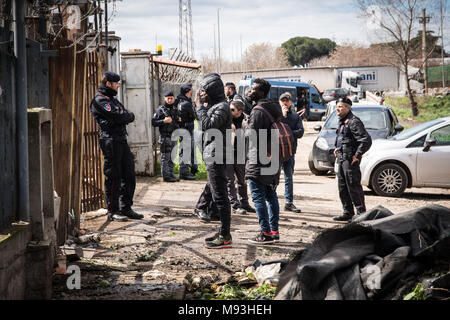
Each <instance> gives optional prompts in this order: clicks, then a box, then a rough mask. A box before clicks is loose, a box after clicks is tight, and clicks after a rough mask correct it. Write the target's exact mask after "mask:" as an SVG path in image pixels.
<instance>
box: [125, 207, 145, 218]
mask: <svg viewBox="0 0 450 320" xmlns="http://www.w3.org/2000/svg"><path fill="white" fill-rule="evenodd" d="M122 215H124V216H127V217H128V218H130V219H136V220H139V219H142V218H144V215H143V214H139V213H137V212H136V211H134V210H133V209H129V210H127V211H122Z"/></svg>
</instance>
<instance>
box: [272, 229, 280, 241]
mask: <svg viewBox="0 0 450 320" xmlns="http://www.w3.org/2000/svg"><path fill="white" fill-rule="evenodd" d="M270 235H271V236H272V239H273V242H280V233H279V232H278V231H273V230H272V231H270Z"/></svg>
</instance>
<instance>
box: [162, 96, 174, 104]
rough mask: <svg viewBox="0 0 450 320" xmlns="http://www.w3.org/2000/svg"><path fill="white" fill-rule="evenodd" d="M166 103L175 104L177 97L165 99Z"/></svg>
mask: <svg viewBox="0 0 450 320" xmlns="http://www.w3.org/2000/svg"><path fill="white" fill-rule="evenodd" d="M164 101H165V102H166V103H167V104H173V103H174V102H175V97H174V96H168V97H164Z"/></svg>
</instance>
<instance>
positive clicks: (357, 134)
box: [334, 111, 372, 160]
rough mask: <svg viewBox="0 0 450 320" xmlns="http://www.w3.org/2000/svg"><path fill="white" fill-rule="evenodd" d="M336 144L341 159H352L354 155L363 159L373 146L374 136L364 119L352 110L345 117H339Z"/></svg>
mask: <svg viewBox="0 0 450 320" xmlns="http://www.w3.org/2000/svg"><path fill="white" fill-rule="evenodd" d="M334 145H335V147H336V149H338V152H339V156H340V157H341V159H344V160H350V159H351V158H352V156H355V157H357V158H358V159H361V157H362V155H363V154H364V153H366V152H367V150H369V149H370V147H371V146H372V138H371V137H370V135H369V133H368V132H367V131H366V128H365V127H364V124H363V123H362V121H361V120H360V119H359V118H358V117H356V116H355V115H354V114H353V113H352V112H351V111H350V112H349V113H348V114H347V115H346V116H345V117H344V118H342V119H339V126H338V128H337V130H336V140H335V143H334Z"/></svg>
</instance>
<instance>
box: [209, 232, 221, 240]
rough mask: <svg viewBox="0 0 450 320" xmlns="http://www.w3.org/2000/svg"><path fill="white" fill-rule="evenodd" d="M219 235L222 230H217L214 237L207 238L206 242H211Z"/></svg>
mask: <svg viewBox="0 0 450 320" xmlns="http://www.w3.org/2000/svg"><path fill="white" fill-rule="evenodd" d="M218 236H220V232H217V233H216V234H215V235H213V236H212V237H209V238H206V239H205V242H211V241H213V240H214V239H215V238H217V237H218Z"/></svg>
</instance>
